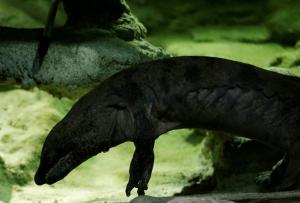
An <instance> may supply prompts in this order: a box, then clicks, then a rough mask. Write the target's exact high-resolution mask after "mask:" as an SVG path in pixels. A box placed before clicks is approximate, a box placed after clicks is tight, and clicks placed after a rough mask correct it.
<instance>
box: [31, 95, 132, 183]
mask: <svg viewBox="0 0 300 203" xmlns="http://www.w3.org/2000/svg"><path fill="white" fill-rule="evenodd" d="M89 97H91V96H89ZM89 97H87V98H83V99H81V100H79V102H78V103H77V104H75V105H74V107H73V108H72V109H71V111H70V112H69V113H68V114H67V116H66V117H65V118H64V119H63V120H62V121H61V122H59V123H58V124H57V125H56V126H55V127H54V128H53V129H52V130H51V132H50V133H49V135H48V137H47V138H46V140H45V143H44V145H43V149H42V154H41V160H40V165H39V168H38V170H37V172H36V174H35V182H36V184H38V185H42V184H46V183H47V184H53V183H55V182H57V181H59V180H61V179H63V178H64V177H65V176H66V175H68V174H69V173H70V172H71V171H72V170H73V169H74V168H76V167H77V166H79V165H80V164H81V163H82V162H84V161H86V160H87V159H89V158H91V157H92V156H95V155H97V154H98V153H100V152H105V151H108V150H109V148H111V147H114V146H116V145H118V144H121V143H123V142H126V141H130V140H132V137H133V134H134V133H135V125H134V118H133V115H132V113H131V112H130V110H128V109H127V107H126V106H125V105H123V104H119V103H117V104H115V103H110V104H107V102H106V103H103V104H95V103H94V102H95V99H97V98H92V99H88V98H89ZM91 100H93V101H92V103H91Z"/></svg>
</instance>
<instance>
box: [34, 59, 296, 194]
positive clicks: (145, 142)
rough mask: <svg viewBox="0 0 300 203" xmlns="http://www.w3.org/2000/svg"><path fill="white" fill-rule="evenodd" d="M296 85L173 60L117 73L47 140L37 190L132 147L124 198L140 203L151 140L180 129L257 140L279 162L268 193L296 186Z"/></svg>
mask: <svg viewBox="0 0 300 203" xmlns="http://www.w3.org/2000/svg"><path fill="white" fill-rule="evenodd" d="M299 92H300V79H299V78H296V77H292V76H285V75H281V74H277V73H274V72H269V71H266V70H262V69H259V68H257V67H254V66H252V65H248V64H244V63H240V62H235V61H230V60H226V59H219V58H210V57H176V58H169V59H162V60H158V61H151V62H147V63H144V64H139V65H136V66H133V67H132V68H129V69H127V70H125V71H122V72H120V73H117V74H116V75H114V76H112V77H110V78H109V79H107V80H106V81H105V82H103V83H102V84H100V85H99V86H98V87H96V88H95V89H94V90H92V91H91V92H89V93H88V94H86V95H85V96H83V97H82V98H81V99H80V100H79V101H78V102H77V103H76V104H75V105H74V107H73V108H72V109H71V111H70V112H69V113H68V114H67V115H66V117H65V118H64V119H63V120H62V121H61V122H59V123H58V124H57V125H56V126H55V127H54V128H53V129H52V130H51V132H50V134H49V135H48V137H47V138H46V141H45V143H44V146H43V150H42V155H41V162H40V166H39V169H38V171H37V173H36V175H35V182H36V183H37V184H39V185H41V184H45V183H47V184H53V183H55V182H57V181H59V180H61V179H62V178H64V177H65V176H66V175H67V174H68V173H69V172H70V171H72V170H73V169H74V168H75V167H77V166H78V165H80V164H81V163H82V162H84V161H85V160H87V159H89V158H90V157H92V156H94V155H96V154H98V153H100V152H104V151H107V150H108V149H109V148H111V147H114V146H117V145H119V144H121V143H124V142H126V141H132V142H134V144H135V147H136V149H135V152H134V155H133V158H132V161H131V164H130V170H129V174H130V177H129V182H128V184H127V187H126V194H127V195H128V196H129V195H130V192H131V190H132V189H133V188H138V194H139V195H143V194H144V191H145V190H147V185H148V182H149V180H150V177H151V172H152V168H153V162H154V153H153V147H154V143H155V140H156V139H157V138H158V137H159V136H160V135H161V134H163V133H165V132H168V131H170V130H173V129H179V128H205V129H210V130H222V131H225V132H229V133H233V134H239V135H242V136H244V137H247V138H251V139H254V140H257V141H259V142H261V143H263V144H265V145H268V146H271V147H273V148H274V150H281V151H282V152H285V154H286V155H285V157H284V159H283V161H282V163H281V164H279V165H278V166H277V167H276V168H275V170H273V172H272V175H271V184H270V185H271V186H272V188H271V189H272V190H287V189H292V188H294V187H295V186H296V185H295V184H296V182H297V179H298V178H299V174H300V173H299V168H300V159H299V156H300V154H299V150H300V140H299V133H300V105H299V104H300V96H299V95H300V94H299Z"/></svg>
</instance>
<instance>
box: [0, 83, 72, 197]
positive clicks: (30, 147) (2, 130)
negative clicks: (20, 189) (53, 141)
mask: <svg viewBox="0 0 300 203" xmlns="http://www.w3.org/2000/svg"><path fill="white" fill-rule="evenodd" d="M0 87H1V86H0ZM0 89H1V91H0V98H1V100H0V160H2V161H1V162H0V180H1V186H0V200H3V201H5V202H8V201H9V199H11V197H12V193H13V192H12V190H13V189H12V185H13V184H18V185H25V184H27V183H28V182H30V181H32V174H33V172H34V171H35V168H36V167H37V164H38V159H39V153H40V150H41V145H42V143H43V140H44V138H45V136H46V134H47V133H48V131H49V130H50V129H51V128H52V126H53V125H54V124H55V123H56V122H58V121H59V120H60V119H61V118H62V116H63V115H64V114H65V113H66V111H67V110H68V109H69V107H70V104H72V102H71V101H69V100H67V99H61V100H58V99H55V98H54V97H53V96H51V95H49V94H47V93H46V92H43V91H40V90H38V89H33V90H31V91H24V90H21V89H12V90H3V88H0ZM54 107H57V108H54Z"/></svg>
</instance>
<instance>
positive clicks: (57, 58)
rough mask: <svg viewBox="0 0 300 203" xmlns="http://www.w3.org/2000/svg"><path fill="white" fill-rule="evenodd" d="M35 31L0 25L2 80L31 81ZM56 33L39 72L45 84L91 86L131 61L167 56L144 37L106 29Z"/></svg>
mask: <svg viewBox="0 0 300 203" xmlns="http://www.w3.org/2000/svg"><path fill="white" fill-rule="evenodd" d="M21 35H22V38H19V37H21ZM36 35H37V31H35V30H17V29H9V30H8V29H2V30H1V29H0V36H1V39H2V40H1V42H0V55H1V58H0V75H1V79H2V80H7V79H9V78H13V79H18V80H19V81H20V82H21V83H22V84H30V82H31V80H30V78H29V77H28V74H29V71H30V70H31V68H32V62H33V58H34V56H35V50H36V46H37V40H34V38H35V36H36ZM57 36H59V37H58V38H57V39H54V40H53V42H52V44H51V46H50V48H49V51H48V54H47V55H46V57H45V61H44V63H43V66H42V67H41V70H40V72H39V73H38V75H37V79H38V80H39V82H40V83H41V84H42V85H51V86H52V88H66V89H77V88H79V87H81V88H83V87H90V86H92V85H93V84H95V83H99V82H101V81H103V80H104V79H105V78H107V77H109V76H110V75H112V74H113V73H116V72H118V71H120V70H122V69H125V68H127V67H129V66H130V65H133V64H136V63H141V62H143V61H146V60H153V59H156V58H162V57H165V56H166V55H165V52H164V51H163V50H162V49H160V48H157V47H155V46H153V45H151V44H150V43H148V42H147V41H145V40H143V39H140V40H133V41H124V40H122V39H120V38H118V37H114V36H113V33H112V32H107V31H105V30H91V31H90V32H88V31H82V32H79V33H78V32H75V31H69V30H67V31H65V30H59V33H58V34H57ZM78 39H80V40H78Z"/></svg>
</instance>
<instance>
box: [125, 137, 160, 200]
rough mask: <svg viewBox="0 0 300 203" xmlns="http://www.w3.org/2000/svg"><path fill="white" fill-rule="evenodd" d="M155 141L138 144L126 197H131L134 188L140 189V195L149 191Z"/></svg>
mask: <svg viewBox="0 0 300 203" xmlns="http://www.w3.org/2000/svg"><path fill="white" fill-rule="evenodd" d="M154 142H155V141H154V140H153V141H152V140H151V141H146V142H136V143H135V152H134V154H133V157H132V160H131V163H130V169H129V181H128V184H127V187H126V195H127V196H130V193H131V190H132V189H133V188H138V191H137V193H138V195H144V194H145V190H147V189H148V182H149V180H150V177H151V173H152V169H153V163H154V152H153V148H154Z"/></svg>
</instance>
